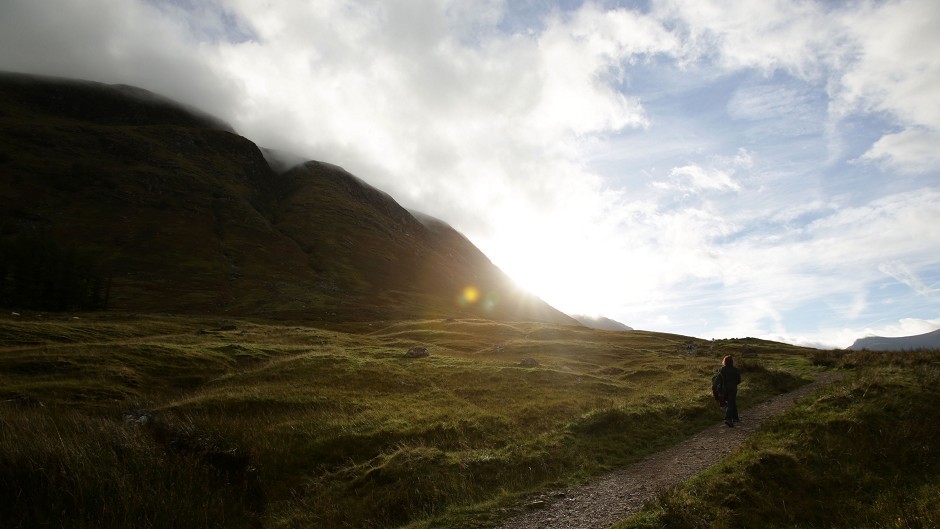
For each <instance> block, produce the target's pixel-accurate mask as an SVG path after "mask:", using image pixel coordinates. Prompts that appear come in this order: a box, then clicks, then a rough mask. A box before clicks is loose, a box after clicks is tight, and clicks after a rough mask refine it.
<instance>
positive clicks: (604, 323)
mask: <svg viewBox="0 0 940 529" xmlns="http://www.w3.org/2000/svg"><path fill="white" fill-rule="evenodd" d="M571 317H572V318H574V319H576V320H578V323H580V324H581V325H584V326H585V327H587V328H589V329H598V330H601V331H632V330H633V327H628V326H626V325H624V324H622V323H620V322H619V321H616V320H612V319H610V318H605V317H603V316H585V315H583V314H572V315H571Z"/></svg>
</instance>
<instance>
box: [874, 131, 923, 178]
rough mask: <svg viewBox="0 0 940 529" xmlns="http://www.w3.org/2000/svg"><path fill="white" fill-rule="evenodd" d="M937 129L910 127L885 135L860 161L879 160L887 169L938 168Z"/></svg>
mask: <svg viewBox="0 0 940 529" xmlns="http://www.w3.org/2000/svg"><path fill="white" fill-rule="evenodd" d="M938 146H940V132H938V131H937V130H930V129H926V128H922V127H920V128H909V129H906V130H903V131H901V132H897V133H893V134H886V135H884V136H882V137H881V139H879V140H878V141H876V142H875V144H874V145H872V147H871V149H869V150H868V151H867V152H866V153H865V154H863V155H862V160H863V161H870V162H876V163H881V164H882V165H883V166H885V167H886V168H887V169H888V170H895V171H899V172H902V173H926V172H930V171H935V170H937V169H938V168H940V148H938Z"/></svg>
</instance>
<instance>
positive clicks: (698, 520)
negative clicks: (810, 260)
mask: <svg viewBox="0 0 940 529" xmlns="http://www.w3.org/2000/svg"><path fill="white" fill-rule="evenodd" d="M817 356H818V358H817V360H818V361H820V362H821V363H827V364H834V365H838V366H840V367H851V368H853V369H854V372H853V373H852V374H851V376H849V377H848V378H847V379H845V380H844V381H842V382H840V383H837V384H836V385H834V386H833V387H832V388H831V389H829V390H828V391H825V392H824V393H822V394H820V395H819V396H817V397H815V398H812V399H807V400H806V401H804V402H802V403H801V404H800V405H799V406H797V407H796V408H795V409H793V410H792V411H790V412H788V413H786V414H785V415H783V416H781V417H779V418H777V419H775V420H773V421H771V422H770V423H769V424H768V425H767V426H766V427H765V428H764V430H763V431H762V433H760V434H759V435H758V436H755V437H754V438H752V439H750V440H749V441H748V442H747V444H746V445H745V447H744V448H743V449H742V450H740V451H739V452H738V453H737V454H736V455H734V456H733V457H731V458H729V459H727V460H725V461H722V462H721V463H720V464H718V465H716V466H715V467H713V468H711V469H709V470H708V471H707V472H705V473H703V474H702V475H700V476H698V477H696V478H695V479H692V480H690V481H689V482H687V483H685V484H683V485H681V486H679V487H677V488H676V489H674V490H672V491H669V492H668V493H666V494H663V495H662V496H661V497H660V498H659V499H658V500H657V501H656V502H654V504H652V505H650V506H648V508H647V510H646V511H644V512H643V513H641V514H639V515H637V516H636V517H634V518H633V519H631V520H629V521H626V522H623V523H621V524H618V525H617V526H616V528H617V529H627V528H654V527H656V528H658V527H670V528H677V529H681V528H698V527H710V528H726V527H727V528H732V527H767V528H775V527H781V528H783V527H787V528H790V527H806V528H824V527H872V528H874V527H878V528H899V529H900V528H923V529H927V528H934V527H940V406H938V404H940V352H937V351H933V352H902V353H897V352H893V353H872V352H860V353H849V354H845V355H844V356H843V355H839V354H835V353H830V354H819V355H817Z"/></svg>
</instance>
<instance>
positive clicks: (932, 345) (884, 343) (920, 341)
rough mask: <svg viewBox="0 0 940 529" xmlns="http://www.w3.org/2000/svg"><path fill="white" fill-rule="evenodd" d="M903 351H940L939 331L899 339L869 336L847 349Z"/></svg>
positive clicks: (856, 341)
mask: <svg viewBox="0 0 940 529" xmlns="http://www.w3.org/2000/svg"><path fill="white" fill-rule="evenodd" d="M863 349H868V350H869V351H905V350H914V349H940V329H937V330H936V331H932V332H928V333H926V334H918V335H916V336H903V337H899V338H884V337H881V336H869V337H867V338H859V339H858V340H855V343H853V344H852V345H851V347H849V350H850V351H861V350H863Z"/></svg>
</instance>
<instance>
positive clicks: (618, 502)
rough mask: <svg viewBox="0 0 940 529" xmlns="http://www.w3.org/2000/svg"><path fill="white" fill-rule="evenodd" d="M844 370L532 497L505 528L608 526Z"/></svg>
mask: <svg viewBox="0 0 940 529" xmlns="http://www.w3.org/2000/svg"><path fill="white" fill-rule="evenodd" d="M841 376H842V374H840V373H824V374H821V375H820V376H819V377H818V378H817V379H816V380H815V381H814V382H811V383H809V384H806V385H805V386H802V387H800V388H797V389H795V390H793V391H791V392H789V393H784V394H783V395H778V396H776V397H774V398H772V399H770V400H768V401H767V402H764V403H763V404H760V405H758V406H757V407H755V408H751V409H749V410H747V411H746V412H744V411H742V413H741V420H742V421H741V422H740V423H738V425H737V426H736V427H735V428H728V427H727V426H725V424H724V422H721V423H719V424H716V425H715V426H712V427H709V428H707V429H705V430H703V431H701V432H699V433H697V434H695V435H694V436H693V437H691V438H690V439H688V440H686V441H683V442H682V443H680V444H678V445H676V446H673V447H671V448H669V449H667V450H664V451H662V452H659V453H656V454H653V455H651V456H649V457H647V458H646V459H644V460H642V461H640V462H639V463H637V464H635V465H633V466H631V467H628V468H625V469H623V470H618V471H617V472H614V473H611V474H608V475H607V476H605V477H602V478H600V479H599V480H597V481H595V482H592V483H589V484H587V485H584V486H581V487H577V488H573V489H568V490H561V491H556V492H554V493H549V494H546V495H544V496H541V497H539V498H537V499H535V500H532V501H531V503H530V504H529V505H528V507H527V509H526V511H525V512H523V513H521V514H519V515H516V516H514V517H512V518H510V519H509V520H507V521H506V523H504V524H503V525H502V526H501V529H536V528H538V529H546V528H556V529H602V528H607V527H610V526H611V525H613V524H614V523H615V522H618V521H620V520H623V519H624V518H627V517H629V516H630V515H632V514H634V513H636V512H637V511H639V510H640V508H641V507H642V506H643V504H644V503H646V502H647V501H649V500H651V499H653V498H654V497H655V496H656V494H658V493H660V492H662V491H664V490H666V489H667V488H669V487H671V486H673V485H677V484H679V483H681V482H683V481H685V480H687V479H689V478H691V477H692V476H694V475H696V474H698V473H699V472H701V471H703V470H705V469H706V468H708V467H709V466H711V465H713V464H715V463H717V462H718V461H719V460H720V459H722V458H723V457H725V456H727V455H728V454H730V453H731V452H732V451H733V450H734V449H735V448H736V447H737V446H738V445H740V444H741V443H742V442H743V441H744V439H745V438H747V437H748V436H749V435H751V434H752V433H754V432H755V431H756V430H757V429H758V428H759V427H760V425H761V423H762V422H763V421H764V419H767V418H769V417H772V416H774V415H776V414H778V413H780V412H782V411H784V410H786V409H788V408H790V407H791V406H793V404H794V403H795V402H796V400H797V399H799V398H802V397H805V396H806V395H808V394H810V393H812V392H814V391H816V390H817V389H819V388H820V387H822V386H824V385H826V384H829V383H830V382H832V381H833V380H836V379H838V378H841Z"/></svg>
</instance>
